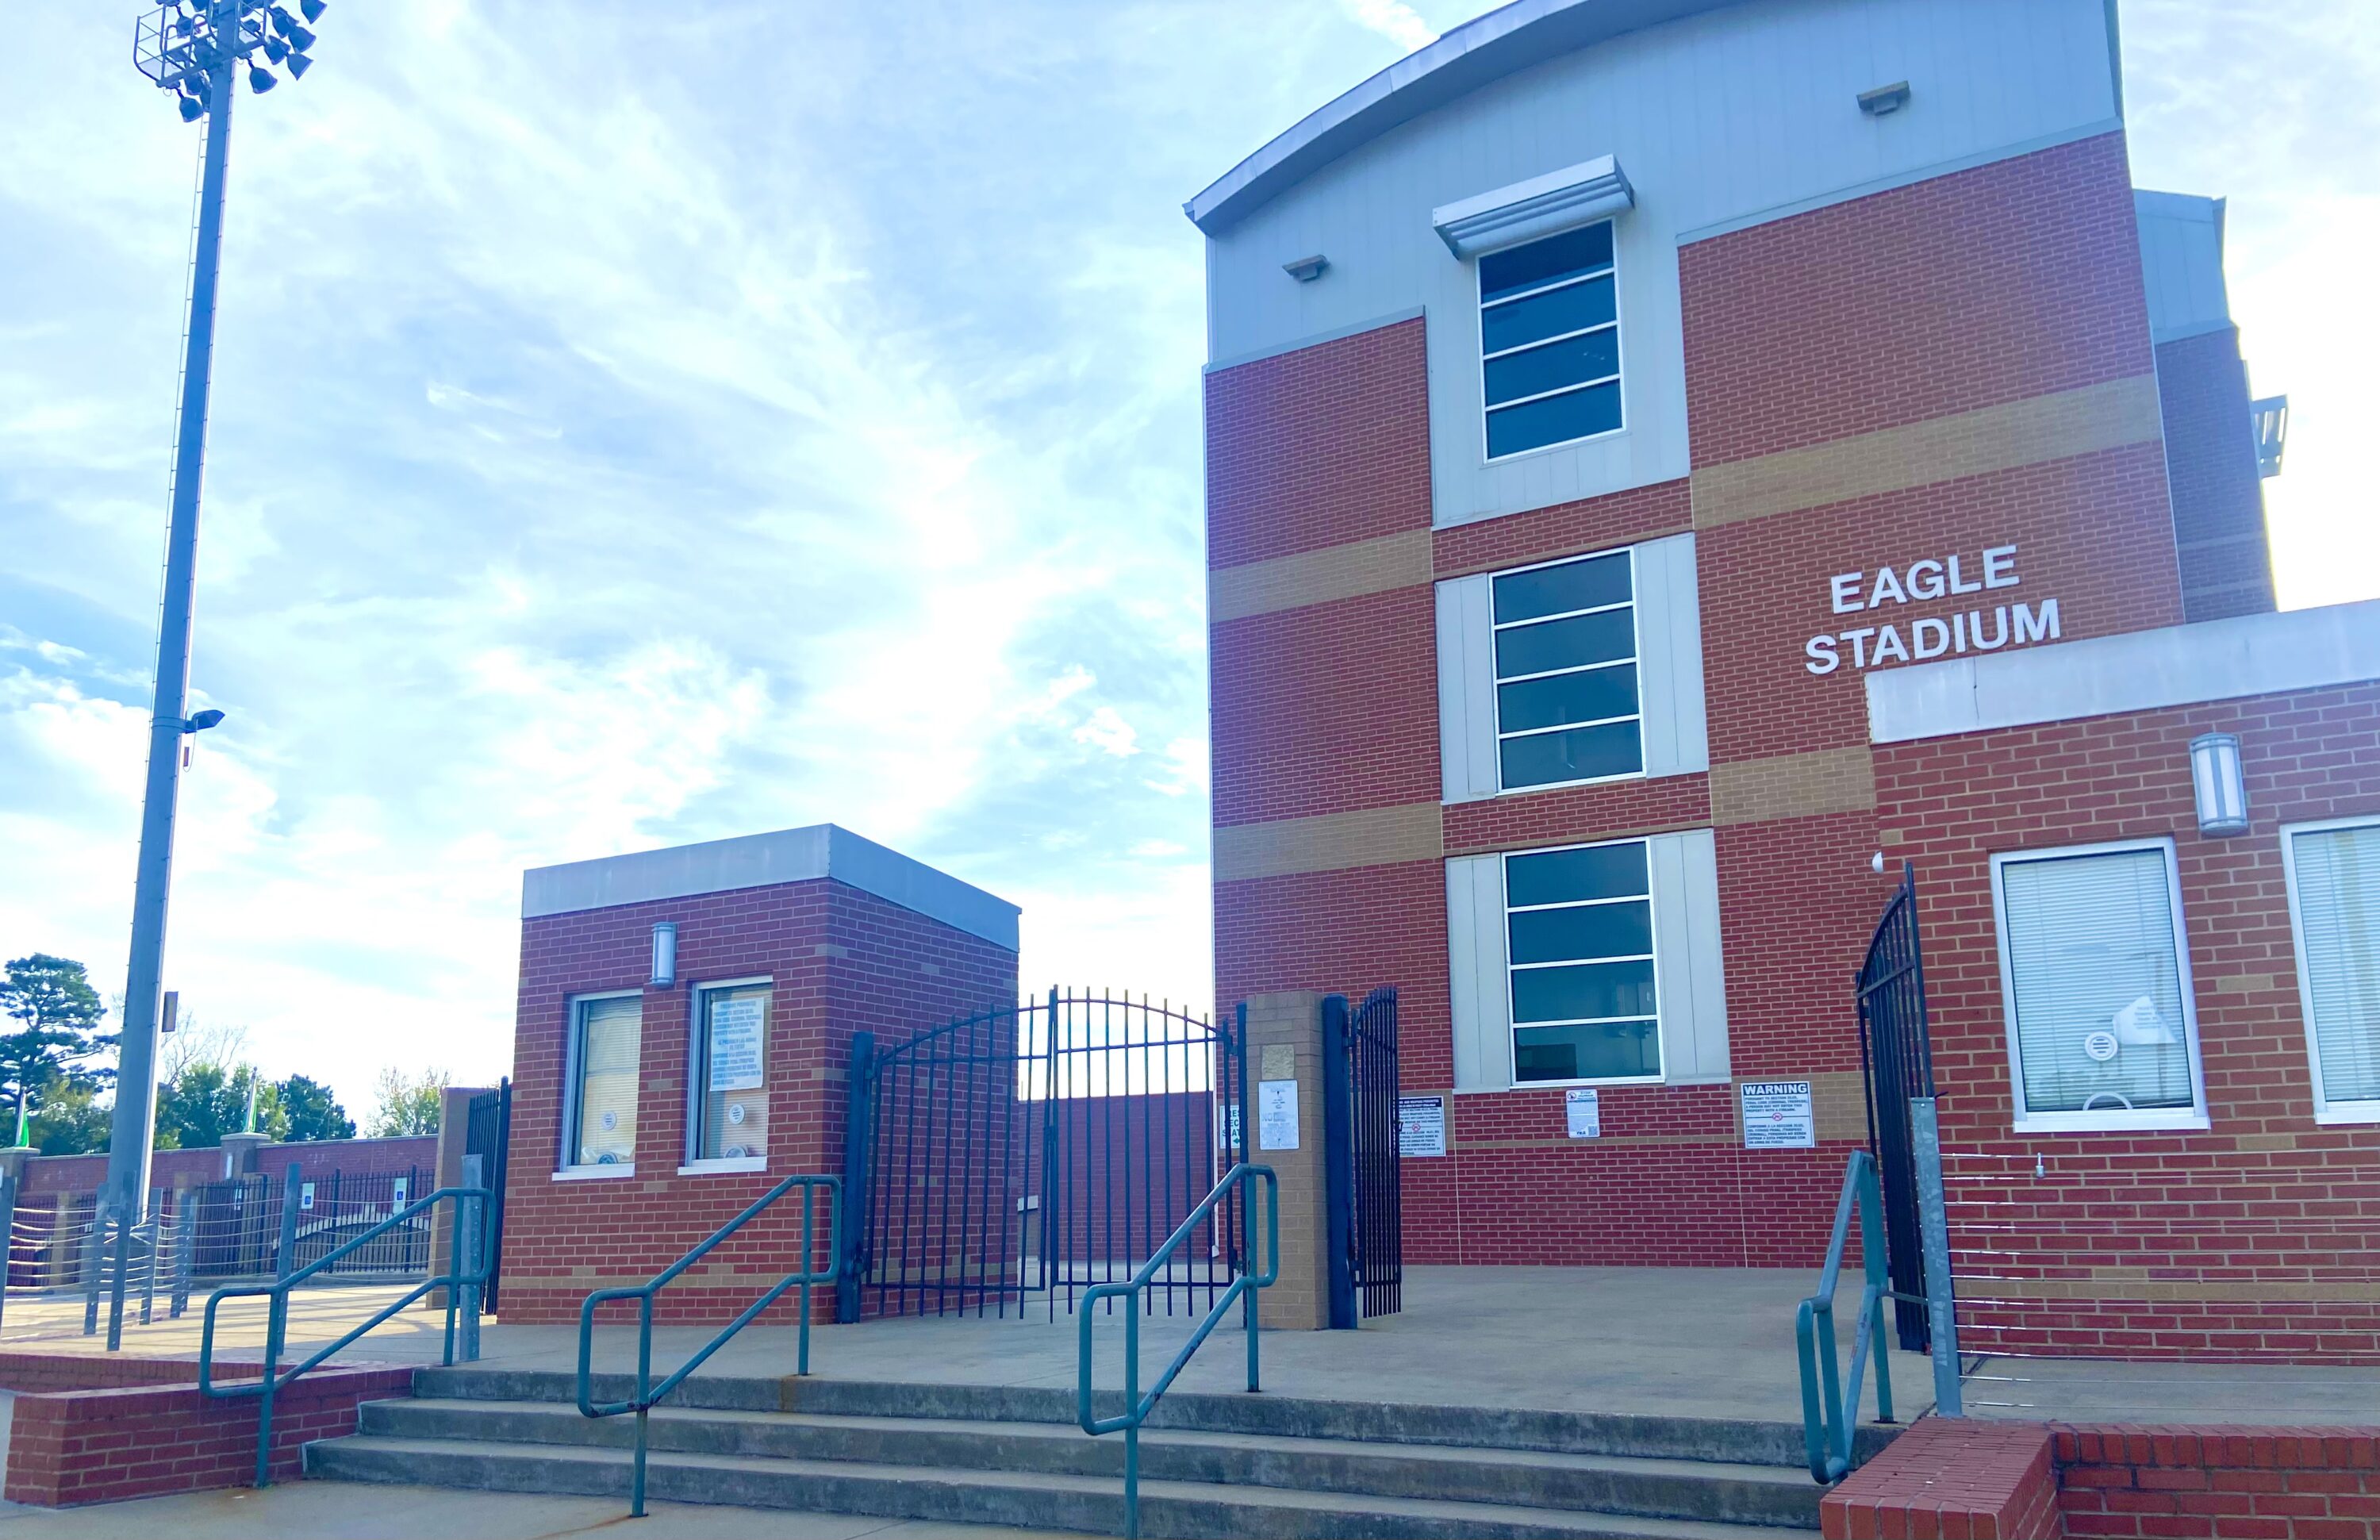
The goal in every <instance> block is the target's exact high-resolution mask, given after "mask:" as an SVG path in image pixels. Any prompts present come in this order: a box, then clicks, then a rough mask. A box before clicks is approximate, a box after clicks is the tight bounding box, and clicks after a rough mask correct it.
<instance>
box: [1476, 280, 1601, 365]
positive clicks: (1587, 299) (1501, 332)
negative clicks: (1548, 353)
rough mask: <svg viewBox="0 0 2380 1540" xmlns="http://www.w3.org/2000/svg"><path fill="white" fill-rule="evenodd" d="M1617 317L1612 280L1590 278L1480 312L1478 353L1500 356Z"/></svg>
mask: <svg viewBox="0 0 2380 1540" xmlns="http://www.w3.org/2000/svg"><path fill="white" fill-rule="evenodd" d="M1618 314H1619V311H1618V308H1617V306H1616V304H1615V299H1614V291H1613V288H1612V283H1611V280H1610V279H1609V278H1589V279H1588V280H1586V281H1585V283H1583V284H1570V285H1564V286H1563V287H1561V288H1558V289H1548V290H1547V291H1546V292H1545V293H1543V294H1533V295H1531V296H1530V297H1528V298H1526V299H1515V300H1513V301H1512V303H1511V304H1509V305H1496V306H1491V307H1489V308H1488V309H1485V310H1482V311H1480V312H1479V340H1480V349H1479V350H1480V351H1481V352H1483V353H1501V352H1503V351H1504V349H1506V348H1508V347H1519V346H1522V345H1523V344H1524V343H1533V342H1536V341H1539V340H1541V339H1543V338H1546V337H1559V336H1560V335H1561V334H1562V333H1565V332H1583V331H1585V330H1586V328H1588V327H1590V326H1603V325H1608V324H1609V323H1610V321H1612V320H1613V319H1614V318H1615V317H1616V316H1617V315H1618Z"/></svg>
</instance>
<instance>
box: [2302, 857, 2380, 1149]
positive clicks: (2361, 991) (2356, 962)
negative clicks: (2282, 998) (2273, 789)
mask: <svg viewBox="0 0 2380 1540" xmlns="http://www.w3.org/2000/svg"><path fill="white" fill-rule="evenodd" d="M2289 840H2290V850H2289V857H2290V864H2291V867H2293V869H2294V871H2295V874H2296V879H2297V903H2298V945H2299V947H2300V948H2301V957H2300V964H2301V967H2302V968H2303V969H2304V976H2305V985H2306V1014H2307V1016H2308V1018H2309V1022H2310V1026H2311V1030H2312V1033H2313V1043H2314V1059H2315V1073H2316V1074H2317V1075H2319V1076H2320V1080H2321V1085H2322V1099H2323V1100H2324V1101H2325V1103H2338V1102H2350V1101H2380V824H2365V825H2363V826H2362V827H2361V828H2353V829H2320V830H2301V831H2296V832H2294V833H2292V834H2291V835H2290V836H2289Z"/></svg>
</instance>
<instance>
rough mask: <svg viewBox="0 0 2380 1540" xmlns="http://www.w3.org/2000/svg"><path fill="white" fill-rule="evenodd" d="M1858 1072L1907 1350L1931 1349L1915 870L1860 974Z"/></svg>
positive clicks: (1930, 1072)
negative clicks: (1914, 1104)
mask: <svg viewBox="0 0 2380 1540" xmlns="http://www.w3.org/2000/svg"><path fill="white" fill-rule="evenodd" d="M1859 1021H1860V1068H1861V1070H1862V1071H1863V1072H1864V1074H1865V1076H1866V1080H1867V1143H1868V1148H1869V1150H1870V1151H1871V1152H1873V1153H1874V1155H1875V1156H1876V1174H1877V1175H1878V1177H1880V1178H1881V1179H1882V1182H1883V1184H1884V1239H1885V1248H1884V1249H1885V1255H1886V1258H1887V1260H1888V1263H1889V1264H1890V1267H1891V1273H1892V1288H1893V1292H1895V1293H1897V1294H1900V1295H1903V1296H1905V1297H1904V1298H1903V1299H1902V1300H1900V1301H1899V1302H1897V1303H1896V1304H1895V1305H1894V1307H1893V1321H1894V1325H1895V1326H1896V1328H1898V1332H1899V1336H1900V1345H1901V1347H1902V1348H1903V1349H1904V1350H1905V1351H1907V1352H1925V1349H1926V1346H1927V1342H1928V1340H1929V1337H1928V1333H1927V1330H1926V1323H1925V1306H1924V1305H1922V1304H1910V1303H1908V1302H1909V1300H1912V1299H1917V1298H1921V1297H1923V1296H1924V1294H1925V1258H1924V1255H1923V1252H1922V1249H1921V1243H1920V1242H1919V1239H1918V1229H1917V1154H1916V1145H1915V1140H1914V1138H1913V1134H1912V1130H1911V1127H1910V1121H1909V1098H1910V1097H1930V1096H1932V1095H1933V1094H1934V1049H1933V1046H1932V1044H1931V1042H1930V1041H1929V1040H1928V1038H1927V1036H1926V1030H1925V964H1924V963H1923V962H1922V960H1921V959H1920V957H1919V953H1918V946H1917V868H1916V867H1913V866H1911V865H1909V864H1907V863H1903V864H1902V866H1901V868H1900V889H1899V890H1898V891H1896V892H1894V894H1893V895H1892V899H1891V901H1890V902H1889V903H1886V904H1885V906H1884V917H1883V918H1882V919H1880V920H1878V921H1877V922H1876V936H1875V939H1874V940H1871V941H1869V942H1868V948H1867V960H1866V961H1865V962H1864V963H1863V964H1860V971H1859Z"/></svg>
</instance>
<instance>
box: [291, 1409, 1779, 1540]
mask: <svg viewBox="0 0 2380 1540" xmlns="http://www.w3.org/2000/svg"><path fill="white" fill-rule="evenodd" d="M306 1471H307V1474H308V1475H310V1476H313V1477H316V1478H323V1479H332V1480H345V1481H364V1482H382V1483H403V1484H407V1485H431V1486H447V1487H463V1488H468V1489H476V1490H483V1491H507V1492H552V1493H570V1494H578V1495H589V1496H600V1495H611V1496H615V1497H625V1494H626V1492H627V1489H628V1482H629V1456H628V1454H627V1451H626V1450H625V1449H613V1448H598V1447H585V1446H570V1445H555V1444H504V1443H462V1442H454V1441H449V1440H445V1439H432V1438H398V1437H385V1436H382V1435H376V1434H359V1435H358V1436H356V1437H350V1438H339V1439H332V1440H329V1441H326V1442H322V1443H316V1444H310V1445H309V1446H307V1450H306ZM648 1491H649V1492H650V1496H651V1497H652V1498H654V1499H655V1500H658V1501H668V1502H686V1503H718V1504H728V1505H733V1506H735V1507H741V1508H769V1509H792V1510H804V1511H810V1512H828V1513H854V1514H864V1515H868V1516H870V1517H880V1518H887V1519H918V1520H933V1521H941V1522H975V1523H999V1524H1010V1525H1016V1526H1021V1527H1029V1528H1038V1529H1064V1530H1075V1531H1080V1532H1082V1533H1085V1534H1117V1533H1119V1532H1120V1531H1121V1529H1122V1527H1123V1493H1122V1491H1121V1490H1120V1489H1119V1486H1118V1484H1117V1483H1116V1482H1115V1481H1113V1480H1111V1479H1109V1478H1106V1477H1099V1476H1083V1475H1066V1474H1056V1473H1047V1472H1009V1471H988V1470H960V1469H949V1468H939V1467H929V1466H907V1465H878V1464H868V1463H861V1462H856V1461H820V1460H795V1459H770V1458H759V1457H753V1456H747V1455H726V1454H694V1453H683V1452H678V1451H674V1450H672V1451H667V1452H664V1451H660V1450H656V1451H655V1452H654V1453H653V1455H652V1457H651V1461H650V1466H649V1471H648ZM1141 1531H1142V1533H1143V1534H1146V1535H1147V1536H1149V1537H1150V1540H1208V1537H1212V1540H1234V1537H1237V1536H1243V1535H1250V1534H1262V1535H1268V1536H1279V1537H1281V1540H1760V1537H1763V1536H1775V1535H1776V1534H1778V1531H1776V1530H1775V1529H1764V1528H1760V1527H1757V1526H1753V1525H1744V1524H1733V1523H1715V1522H1703V1521H1698V1520H1681V1519H1654V1518H1641V1517H1633V1516H1627V1515H1615V1514H1601V1513H1581V1512H1575V1511H1569V1510H1556V1509H1542V1508H1528V1507H1518V1506H1512V1505H1510V1504H1492V1503H1466V1502H1450V1501H1445V1500H1442V1499H1431V1498H1390V1497H1355V1496H1350V1495H1346V1494H1342V1493H1330V1492H1304V1491H1293V1490H1289V1489H1286V1488H1281V1487H1267V1486H1218V1485H1207V1484H1203V1483H1195V1482H1181V1481H1151V1480H1144V1481H1143V1482H1142V1483H1141Z"/></svg>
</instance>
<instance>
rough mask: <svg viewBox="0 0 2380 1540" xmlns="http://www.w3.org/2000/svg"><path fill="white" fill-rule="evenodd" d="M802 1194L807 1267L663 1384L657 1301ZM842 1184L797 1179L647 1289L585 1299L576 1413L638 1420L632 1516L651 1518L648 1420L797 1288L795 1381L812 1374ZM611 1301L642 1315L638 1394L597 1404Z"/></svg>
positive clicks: (836, 1255) (834, 1259)
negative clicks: (815, 1287)
mask: <svg viewBox="0 0 2380 1540" xmlns="http://www.w3.org/2000/svg"><path fill="white" fill-rule="evenodd" d="M796 1187H798V1188H800V1189H801V1190H802V1267H801V1270H800V1271H799V1272H793V1273H787V1274H786V1275H785V1276H784V1277H783V1279H780V1280H778V1282H777V1285H776V1287H774V1288H772V1289H771V1290H770V1291H768V1292H767V1293H765V1294H762V1295H761V1296H760V1297H759V1299H758V1300H756V1301H754V1302H753V1304H752V1305H751V1307H750V1308H749V1309H747V1310H746V1311H745V1312H744V1314H742V1315H741V1316H736V1317H735V1319H734V1320H732V1321H730V1322H728V1323H727V1325H726V1326H725V1327H724V1328H721V1330H720V1333H719V1335H718V1336H716V1337H713V1338H712V1339H711V1340H710V1342H709V1343H708V1344H706V1345H705V1346H704V1348H703V1350H702V1351H701V1352H698V1353H696V1354H695V1355H694V1356H693V1357H692V1358H689V1359H687V1360H686V1363H685V1364H681V1365H680V1366H679V1367H678V1370H677V1372H676V1373H675V1374H674V1375H672V1376H669V1377H668V1378H667V1379H664V1380H662V1382H661V1383H660V1384H659V1385H655V1384H653V1383H652V1377H653V1296H654V1295H655V1294H658V1293H660V1292H661V1291H662V1289H663V1288H665V1287H667V1286H668V1284H669V1282H670V1280H671V1279H674V1278H676V1277H677V1276H678V1275H679V1274H680V1273H682V1272H684V1271H686V1269H687V1268H688V1267H692V1266H694V1265H695V1264H696V1263H697V1262H698V1261H700V1260H702V1258H703V1257H704V1256H706V1255H709V1254H710V1250H711V1248H712V1247H714V1246H716V1245H718V1244H719V1243H720V1242H722V1241H724V1240H726V1239H727V1237H729V1236H730V1235H733V1234H735V1232H736V1231H739V1230H741V1229H743V1228H744V1227H745V1226H746V1225H747V1224H749V1223H751V1222H752V1220H753V1219H757V1218H758V1217H759V1215H760V1214H762V1213H764V1212H765V1211H766V1210H767V1209H768V1208H769V1207H770V1206H771V1204H773V1203H775V1202H776V1201H777V1200H778V1199H779V1198H781V1197H783V1196H784V1195H785V1194H787V1193H790V1192H792V1191H793V1190H794V1189H795V1188H796ZM820 1188H824V1189H825V1190H826V1194H827V1243H826V1255H827V1265H826V1267H825V1268H824V1269H823V1270H821V1269H820V1268H819V1267H815V1266H813V1265H812V1259H813V1258H814V1256H815V1255H816V1249H815V1244H814V1241H815V1234H816V1231H817V1228H818V1220H817V1214H818V1201H817V1193H818V1190H819V1189H820ZM842 1198H843V1179H842V1178H841V1177H839V1176H809V1175H795V1176H789V1177H787V1178H785V1180H784V1181H783V1182H778V1183H777V1184H776V1185H775V1186H774V1187H771V1188H770V1189H769V1190H768V1191H767V1192H766V1193H763V1194H760V1196H759V1198H758V1199H756V1200H754V1202H753V1204H752V1206H751V1207H749V1208H747V1209H745V1210H744V1212H742V1213H741V1214H738V1215H736V1216H735V1218H734V1219H730V1220H728V1221H727V1222H726V1223H725V1224H723V1225H721V1226H720V1227H719V1228H718V1229H717V1230H714V1231H711V1232H710V1239H709V1240H707V1241H705V1242H703V1243H701V1244H700V1245H698V1246H697V1247H695V1248H694V1249H693V1250H692V1251H690V1252H687V1253H686V1255H684V1256H681V1257H679V1258H678V1259H677V1260H676V1261H674V1262H673V1263H671V1264H670V1265H669V1266H668V1267H663V1268H662V1270H661V1271H660V1272H658V1273H655V1274H654V1275H653V1276H652V1278H651V1279H650V1280H649V1281H647V1282H644V1283H639V1284H637V1285H635V1286H634V1287H631V1288H624V1289H598V1290H596V1291H594V1292H593V1293H591V1294H589V1295H588V1296H587V1302H586V1303H585V1304H581V1305H580V1306H579V1307H578V1410H579V1411H580V1413H583V1414H585V1415H587V1416H589V1417H616V1416H618V1415H620V1414H621V1413H624V1412H633V1413H636V1414H637V1464H636V1474H635V1476H634V1478H633V1480H632V1483H631V1485H630V1488H629V1506H628V1517H630V1518H632V1519H641V1518H643V1517H644V1516H645V1449H646V1443H645V1434H646V1417H647V1414H648V1413H650V1412H651V1411H652V1409H653V1408H654V1407H655V1406H656V1405H658V1404H660V1403H661V1402H662V1401H663V1400H665V1399H667V1397H668V1396H669V1394H670V1392H671V1391H673V1390H675V1389H676V1388H678V1386H679V1385H680V1384H682V1383H684V1381H685V1379H686V1376H688V1375H690V1374H692V1373H694V1371H695V1370H697V1369H698V1368H700V1367H702V1365H703V1364H706V1363H708V1362H709V1361H710V1355H711V1354H712V1353H714V1352H718V1351H719V1350H720V1349H721V1348H723V1347H725V1346H726V1345H727V1340H728V1339H729V1338H731V1337H733V1336H735V1334H736V1333H737V1332H739V1331H741V1330H743V1329H744V1328H746V1327H747V1326H750V1325H751V1324H752V1322H753V1319H754V1318H755V1317H756V1316H759V1314H760V1312H762V1311H763V1310H766V1309H768V1308H769V1306H771V1305H772V1304H776V1303H777V1301H778V1300H780V1299H782V1298H783V1296H784V1292H785V1291H786V1290H788V1289H791V1288H793V1287H795V1285H796V1284H798V1285H799V1286H800V1287H801V1291H802V1306H801V1309H802V1324H801V1346H800V1348H799V1350H798V1352H796V1354H795V1370H794V1372H795V1373H796V1374H803V1375H806V1374H808V1373H809V1372H810V1286H811V1285H812V1284H817V1283H832V1282H833V1281H834V1280H835V1276H836V1272H837V1270H838V1268H839V1267H840V1265H841V1259H842V1256H843V1202H842ZM613 1300H635V1301H636V1302H637V1393H636V1395H635V1396H634V1397H633V1398H631V1399H629V1400H627V1401H606V1402H604V1403H603V1404H602V1405H601V1406H598V1405H597V1404H596V1403H595V1367H594V1355H595V1311H596V1307H597V1306H599V1305H602V1304H609V1303H610V1302H612V1301H613Z"/></svg>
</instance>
